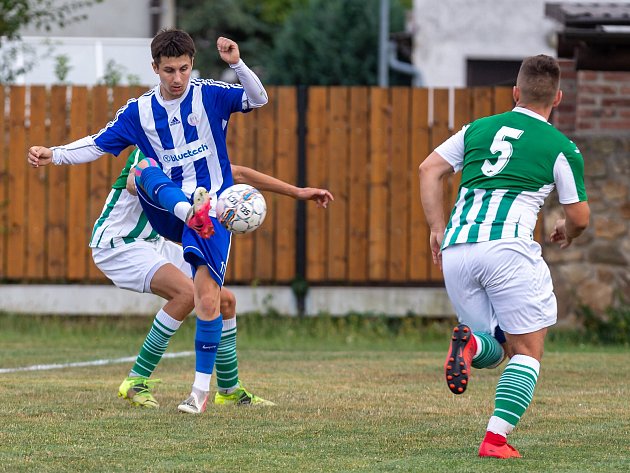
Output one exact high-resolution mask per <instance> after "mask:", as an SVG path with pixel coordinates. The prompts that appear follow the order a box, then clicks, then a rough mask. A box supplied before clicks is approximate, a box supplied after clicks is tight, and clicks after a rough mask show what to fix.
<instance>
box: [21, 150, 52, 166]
mask: <svg viewBox="0 0 630 473" xmlns="http://www.w3.org/2000/svg"><path fill="white" fill-rule="evenodd" d="M52 155H53V153H52V150H51V149H50V148H46V147H45V146H31V147H30V148H29V149H28V155H27V156H26V159H27V160H28V164H30V165H31V166H32V167H34V168H38V167H39V166H46V165H48V164H50V163H51V161H52Z"/></svg>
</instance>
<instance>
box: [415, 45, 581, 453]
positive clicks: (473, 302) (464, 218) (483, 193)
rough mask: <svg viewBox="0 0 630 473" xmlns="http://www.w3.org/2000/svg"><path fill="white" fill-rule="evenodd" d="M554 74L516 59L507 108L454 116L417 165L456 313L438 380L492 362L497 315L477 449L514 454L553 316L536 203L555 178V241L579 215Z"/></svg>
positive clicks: (459, 383)
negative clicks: (452, 128) (448, 194)
mask: <svg viewBox="0 0 630 473" xmlns="http://www.w3.org/2000/svg"><path fill="white" fill-rule="evenodd" d="M559 81H560V68H559V66H558V63H557V61H556V60H555V59H553V58H551V57H549V56H544V55H539V56H533V57H528V58H526V59H525V60H524V61H523V63H522V65H521V68H520V70H519V73H518V77H517V80H516V86H515V87H514V90H513V95H514V101H515V102H516V107H515V108H514V109H513V110H512V111H509V112H507V113H502V114H498V115H493V116H489V117H485V118H481V119H478V120H475V121H473V122H472V123H470V124H469V125H466V126H464V128H463V129H462V130H461V131H459V132H458V133H456V134H455V135H453V136H452V137H451V138H449V139H448V140H446V141H445V142H444V143H443V144H441V145H440V146H438V147H437V148H436V149H435V151H433V152H432V153H431V154H430V155H429V156H428V157H427V158H426V160H425V161H424V162H423V163H422V164H421V165H420V194H421V200H422V206H423V208H424V212H425V215H426V218H427V222H428V224H429V226H430V228H431V237H430V243H431V251H432V254H433V262H434V263H435V264H439V265H441V266H442V270H443V274H444V282H445V285H446V290H447V292H448V296H449V298H450V300H451V302H452V303H453V307H454V308H455V311H456V313H457V317H458V319H459V321H460V325H458V326H457V327H455V328H454V329H453V336H452V340H451V345H450V348H449V351H448V354H447V357H446V361H445V364H444V371H445V377H446V382H447V385H448V387H449V389H450V390H451V391H452V392H453V393H455V394H461V393H463V392H464V390H465V389H466V388H467V386H468V384H469V380H470V369H471V367H473V368H493V367H496V366H498V365H499V364H500V363H501V361H502V360H503V357H504V349H503V347H502V346H501V345H500V344H499V343H498V342H497V340H496V339H495V338H494V337H492V336H491V334H493V333H494V330H495V328H496V326H497V325H499V326H500V327H501V328H502V329H503V330H504V331H505V336H506V339H507V343H506V345H505V347H506V352H507V355H508V356H509V357H510V361H509V363H508V364H507V365H506V367H505V370H504V371H503V374H502V375H501V377H500V379H499V382H498V384H497V388H496V395H495V408H494V412H493V415H492V416H491V417H490V420H489V422H488V427H487V431H486V435H485V437H484V439H483V441H482V443H481V446H480V448H479V455H480V456H484V457H485V456H488V457H497V458H510V457H519V456H520V454H519V453H518V451H517V450H516V449H514V448H513V447H512V446H510V445H509V444H508V443H507V436H508V434H509V433H510V432H512V430H513V429H514V427H515V426H516V424H517V422H518V421H519V420H520V418H521V417H522V415H523V414H524V412H525V410H526V409H527V407H528V406H529V403H530V402H531V400H532V397H533V394H534V387H535V385H536V381H537V379H538V374H539V370H540V361H541V358H542V354H543V345H544V339H545V335H546V332H547V328H548V327H549V326H551V325H553V324H554V323H555V322H556V315H557V308H556V298H555V295H554V293H553V285H552V281H551V276H550V273H549V268H548V267H547V264H546V263H545V262H544V260H543V259H542V255H541V248H540V245H539V244H538V243H536V241H534V240H533V232H534V227H535V225H536V220H537V215H538V211H539V210H540V208H541V206H542V205H543V202H544V200H545V198H546V197H547V196H548V195H549V193H550V192H551V191H552V190H553V189H554V188H556V189H557V192H558V197H559V200H560V203H561V204H562V206H563V210H564V213H565V218H564V219H560V220H558V221H557V222H556V224H555V228H554V230H553V233H551V241H553V242H558V243H560V246H561V248H566V247H567V246H569V245H570V244H571V242H572V240H573V239H574V238H576V237H578V236H579V235H580V234H581V233H582V232H583V231H584V229H585V228H586V227H587V225H588V222H589V215H590V211H589V206H588V203H587V201H586V191H585V188H584V162H583V159H582V156H581V154H580V151H579V150H578V149H577V147H576V146H575V144H574V143H573V142H571V141H570V140H569V139H568V138H566V137H565V136H564V135H563V134H562V133H560V132H559V131H558V130H556V129H555V128H554V127H553V126H552V125H551V124H549V123H548V122H547V120H548V119H549V116H550V114H551V110H552V109H553V108H554V107H555V106H557V105H558V104H559V103H560V100H561V98H562V92H561V91H560V89H559ZM454 171H455V172H457V171H461V173H462V174H461V185H460V188H459V193H458V196H457V201H456V203H455V207H454V208H453V210H452V212H451V216H450V220H449V222H448V225H445V218H444V215H443V210H442V209H443V190H442V182H441V181H442V179H443V178H444V176H446V175H448V174H450V173H453V172H454ZM461 414H462V417H464V416H465V412H464V411H462V413H461Z"/></svg>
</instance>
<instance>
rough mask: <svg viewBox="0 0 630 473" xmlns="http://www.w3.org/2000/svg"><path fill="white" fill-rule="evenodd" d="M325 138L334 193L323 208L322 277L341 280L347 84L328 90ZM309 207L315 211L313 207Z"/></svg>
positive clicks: (345, 252) (345, 227)
mask: <svg viewBox="0 0 630 473" xmlns="http://www.w3.org/2000/svg"><path fill="white" fill-rule="evenodd" d="M328 100H329V108H330V116H329V127H330V128H329V134H328V137H329V140H328V148H327V151H326V154H325V156H324V159H325V160H326V161H327V165H328V187H329V189H333V192H334V193H335V194H334V195H335V196H336V199H335V202H334V205H331V206H330V208H329V209H328V210H327V211H326V216H327V227H328V228H327V234H328V258H327V261H326V268H327V274H326V279H327V280H329V281H333V282H341V281H345V280H346V278H347V276H348V250H349V244H350V243H349V242H348V224H347V221H348V218H347V201H348V189H347V186H348V161H349V157H350V150H349V148H348V145H349V140H348V120H349V107H348V104H349V94H348V88H347V87H334V88H331V89H330V92H329V97H328ZM313 211H319V210H317V209H313Z"/></svg>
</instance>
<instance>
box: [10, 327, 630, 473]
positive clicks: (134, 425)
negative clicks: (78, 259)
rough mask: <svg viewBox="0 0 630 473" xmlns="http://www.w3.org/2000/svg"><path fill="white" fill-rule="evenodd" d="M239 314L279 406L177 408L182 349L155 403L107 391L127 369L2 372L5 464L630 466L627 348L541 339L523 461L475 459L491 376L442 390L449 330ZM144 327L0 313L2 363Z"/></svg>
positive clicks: (188, 366) (58, 355)
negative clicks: (457, 390)
mask: <svg viewBox="0 0 630 473" xmlns="http://www.w3.org/2000/svg"><path fill="white" fill-rule="evenodd" d="M239 320H240V321H239V345H238V346H239V361H240V373H241V378H242V380H243V381H244V383H245V385H246V386H247V387H248V388H249V389H250V390H251V391H253V392H255V393H257V394H259V395H261V396H263V397H265V398H267V399H270V400H273V401H275V402H276V403H278V406H276V407H270V408H269V407H260V408H256V407H220V408H219V407H218V406H210V405H209V409H208V411H207V412H206V413H205V414H204V415H202V416H190V415H186V414H180V413H178V411H177V409H176V407H177V404H178V403H179V402H180V401H182V400H183V399H184V398H185V397H186V396H187V394H188V392H189V389H190V384H191V382H192V378H193V373H194V358H193V357H183V358H176V359H165V360H163V361H162V363H161V365H160V367H159V368H158V370H157V372H156V374H155V377H158V378H161V379H162V380H163V383H162V384H160V385H158V387H157V389H156V397H157V398H158V400H159V401H160V403H161V408H160V409H159V410H153V411H149V410H140V409H136V408H132V407H131V406H130V405H129V404H128V403H127V402H125V401H123V400H121V399H118V398H117V397H116V391H117V388H118V385H119V384H120V382H121V381H122V379H123V378H124V376H126V373H127V371H128V369H129V368H130V366H131V363H120V364H109V365H103V366H98V367H85V368H64V369H52V370H45V371H24V372H12V373H0V399H1V400H2V404H1V407H0V471H12V472H14V471H34V472H44V471H54V472H58V471H72V472H79V471H90V472H93V471H94V472H96V471H98V472H100V471H102V472H114V471H149V472H163V471H165V472H186V471H191V472H193V471H194V472H197V471H207V472H226V471H227V472H241V471H243V472H244V471H246V472H256V473H257V472H319V471H321V472H349V471H365V472H372V471H374V472H390V471H402V472H424V471H427V472H432V473H434V472H496V471H499V469H500V471H501V472H502V473H503V472H517V471H518V472H621V471H630V410H629V405H630V404H629V402H628V394H629V388H628V383H627V380H628V379H630V368H629V365H630V363H629V361H630V360H629V358H630V357H629V354H628V349H627V348H621V347H618V348H615V347H607V348H599V347H595V346H591V345H586V346H583V345H578V344H571V343H568V342H559V341H552V342H551V343H549V344H548V347H547V352H546V354H545V359H544V361H543V366H542V372H541V376H540V380H539V383H538V386H537V388H536V395H535V397H534V401H533V403H532V406H531V407H530V409H529V410H528V411H527V413H526V415H525V417H524V418H523V420H522V421H521V423H520V424H519V426H518V427H517V429H516V431H515V432H514V434H513V435H512V437H511V442H512V443H513V444H514V445H515V446H516V447H517V448H518V449H519V450H520V451H521V454H522V455H523V457H524V458H522V459H515V460H507V461H501V460H493V459H479V458H478V457H477V456H476V453H477V448H478V445H479V442H480V440H481V438H482V436H483V434H484V431H485V426H486V423H487V420H488V417H489V415H490V414H491V412H492V408H493V392H494V387H495V385H496V382H497V379H498V376H499V374H500V371H501V370H500V369H499V370H492V371H490V370H483V371H476V372H475V374H474V377H473V378H472V381H471V386H470V388H469V390H468V391H467V393H466V394H464V395H462V396H457V397H456V396H454V395H452V394H450V392H449V391H448V390H447V388H446V387H445V385H444V382H443V379H442V368H441V366H442V362H443V358H444V354H445V349H446V343H447V341H446V340H447V339H448V332H447V330H448V328H447V326H448V324H439V325H426V324H422V323H418V322H417V321H413V320H408V319H404V320H401V321H395V322H389V323H386V322H385V321H383V320H376V321H374V320H373V321H368V320H367V319H364V318H361V317H351V318H349V319H345V320H334V319H321V320H313V319H308V320H302V321H300V320H297V319H290V320H289V319H280V318H276V317H270V318H268V319H266V318H263V317H253V316H244V317H241V318H240V319H239ZM150 322H151V321H150V319H149V318H90V319H85V318H65V319H64V318H43V317H25V316H21V317H20V316H10V315H0V369H7V368H16V367H22V366H30V365H35V364H50V363H70V362H82V361H90V360H97V359H109V358H120V357H128V356H135V355H136V353H137V350H138V348H139V346H140V344H141V343H142V340H143V338H144V335H145V333H146V330H147V329H148V327H149V325H150ZM193 333H194V322H193V321H192V320H190V321H188V322H187V323H186V324H185V325H184V326H183V327H182V329H181V330H180V333H178V334H177V336H176V337H175V338H174V339H173V341H172V343H171V346H170V347H169V352H170V353H173V352H178V351H189V350H191V349H192V339H193Z"/></svg>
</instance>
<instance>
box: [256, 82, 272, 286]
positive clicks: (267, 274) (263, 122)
mask: <svg viewBox="0 0 630 473" xmlns="http://www.w3.org/2000/svg"><path fill="white" fill-rule="evenodd" d="M267 93H268V95H269V103H268V104H267V105H265V106H264V107H262V108H260V109H258V110H256V111H255V113H256V114H257V115H258V129H257V134H256V170H258V171H260V172H262V173H265V174H270V175H273V174H274V165H273V162H274V156H275V151H276V150H275V146H276V133H275V130H276V119H277V118H276V105H277V104H276V100H275V94H276V89H275V87H267ZM276 197H277V196H275V195H273V194H271V193H269V192H266V193H265V199H266V200H267V212H269V213H270V216H273V215H275V210H274V204H275V201H276ZM271 222H273V217H272V219H271ZM269 223H270V222H267V225H264V224H263V225H262V226H261V227H260V228H258V230H256V231H255V232H254V235H255V237H256V238H255V242H256V256H255V261H254V264H255V268H256V273H255V275H254V276H255V277H256V279H261V280H263V281H271V280H273V277H274V274H275V264H274V263H275V259H276V258H275V254H274V230H275V229H274V225H273V224H271V225H270V224H269Z"/></svg>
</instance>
